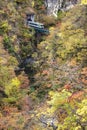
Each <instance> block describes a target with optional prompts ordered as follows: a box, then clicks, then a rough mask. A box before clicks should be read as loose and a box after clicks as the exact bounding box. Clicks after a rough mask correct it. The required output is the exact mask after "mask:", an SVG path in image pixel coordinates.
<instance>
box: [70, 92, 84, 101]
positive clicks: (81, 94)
mask: <svg viewBox="0 0 87 130" xmlns="http://www.w3.org/2000/svg"><path fill="white" fill-rule="evenodd" d="M84 93H85V92H84V91H79V92H74V93H72V95H71V96H70V97H69V98H68V100H69V101H72V100H81V99H82V98H83V97H84Z"/></svg>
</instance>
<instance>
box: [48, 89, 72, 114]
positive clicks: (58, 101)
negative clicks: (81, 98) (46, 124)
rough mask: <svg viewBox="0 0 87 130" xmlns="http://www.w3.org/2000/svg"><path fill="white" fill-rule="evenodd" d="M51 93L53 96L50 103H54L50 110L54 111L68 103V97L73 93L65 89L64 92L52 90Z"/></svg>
mask: <svg viewBox="0 0 87 130" xmlns="http://www.w3.org/2000/svg"><path fill="white" fill-rule="evenodd" d="M49 95H50V96H51V101H49V102H48V104H50V105H52V107H51V109H50V110H49V111H50V112H52V113H53V112H54V111H55V110H56V109H57V108H58V107H59V106H61V105H63V104H64V103H67V99H68V97H69V96H70V95H71V93H70V92H67V91H66V90H65V89H63V90H62V92H53V91H50V92H49Z"/></svg>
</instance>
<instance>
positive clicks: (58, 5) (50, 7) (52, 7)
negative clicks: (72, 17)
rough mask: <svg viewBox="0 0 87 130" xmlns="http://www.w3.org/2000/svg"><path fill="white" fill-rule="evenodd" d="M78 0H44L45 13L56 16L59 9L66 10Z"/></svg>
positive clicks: (78, 0)
mask: <svg viewBox="0 0 87 130" xmlns="http://www.w3.org/2000/svg"><path fill="white" fill-rule="evenodd" d="M79 2H80V0H45V5H46V7H47V14H48V15H54V16H57V12H58V11H59V10H68V9H70V8H72V7H74V5H75V4H77V3H79Z"/></svg>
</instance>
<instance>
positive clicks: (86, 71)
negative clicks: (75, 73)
mask: <svg viewBox="0 0 87 130" xmlns="http://www.w3.org/2000/svg"><path fill="white" fill-rule="evenodd" d="M81 81H82V83H84V84H87V67H85V68H83V69H82V72H81Z"/></svg>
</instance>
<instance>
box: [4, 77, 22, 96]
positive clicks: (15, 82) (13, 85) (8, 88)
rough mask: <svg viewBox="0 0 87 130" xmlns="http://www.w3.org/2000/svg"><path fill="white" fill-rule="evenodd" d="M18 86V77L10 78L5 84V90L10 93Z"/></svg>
mask: <svg viewBox="0 0 87 130" xmlns="http://www.w3.org/2000/svg"><path fill="white" fill-rule="evenodd" d="M19 87H20V81H19V80H18V78H17V77H16V78H14V79H12V80H11V81H10V82H9V83H8V84H7V85H6V86H5V92H6V94H7V95H10V94H12V93H14V92H17V90H18V88H19Z"/></svg>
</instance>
